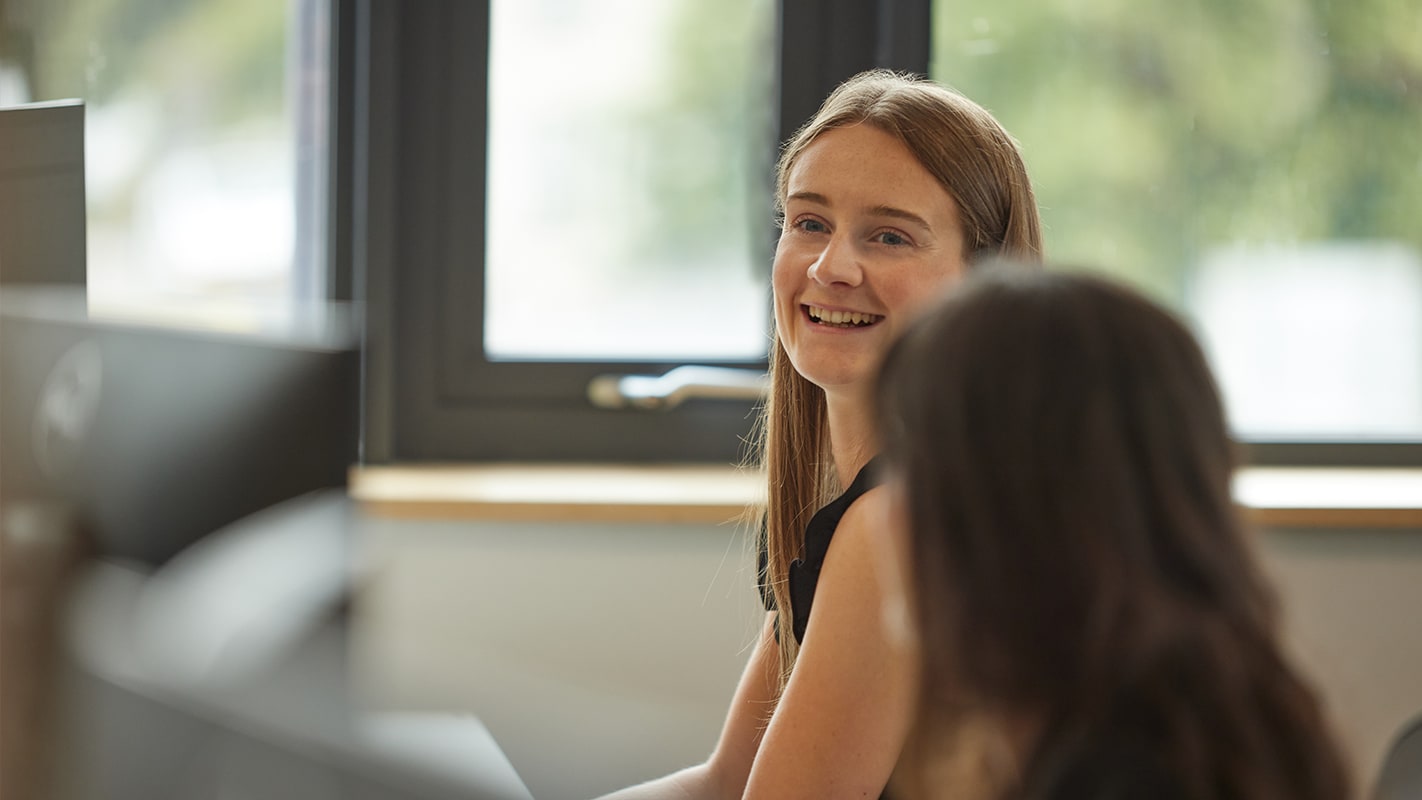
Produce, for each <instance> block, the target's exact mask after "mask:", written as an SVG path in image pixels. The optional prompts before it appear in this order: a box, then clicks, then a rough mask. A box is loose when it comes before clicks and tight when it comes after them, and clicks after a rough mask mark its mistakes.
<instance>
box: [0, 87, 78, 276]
mask: <svg viewBox="0 0 1422 800" xmlns="http://www.w3.org/2000/svg"><path fill="white" fill-rule="evenodd" d="M84 198H85V194H84V105H83V104H82V103H80V102H79V101H77V100H66V101H57V102H53V103H34V104H30V105H23V106H12V107H8V108H0V284H16V283H21V284H29V283H66V284H72V285H80V286H82V285H83V284H84V282H85V275H86V272H87V268H86V263H87V262H86V260H85V253H86V250H87V247H86V242H87V234H86V225H85V221H86V217H85V205H84V202H85V201H84Z"/></svg>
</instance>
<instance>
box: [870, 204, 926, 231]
mask: <svg viewBox="0 0 1422 800" xmlns="http://www.w3.org/2000/svg"><path fill="white" fill-rule="evenodd" d="M869 213H870V214H872V215H874V216H878V217H893V218H895V219H901V220H904V221H905V222H912V223H913V224H915V225H918V226H919V227H922V228H928V229H930V230H931V229H932V228H933V226H932V225H929V224H928V220H926V219H924V218H923V217H920V216H919V215H917V214H915V213H913V212H912V211H906V210H904V209H902V208H895V207H894V206H874V207H873V208H871V209H869Z"/></svg>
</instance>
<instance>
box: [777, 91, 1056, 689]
mask: <svg viewBox="0 0 1422 800" xmlns="http://www.w3.org/2000/svg"><path fill="white" fill-rule="evenodd" d="M858 124H866V125H872V126H874V127H876V128H878V129H880V130H882V131H884V132H886V133H888V134H890V135H892V136H894V137H895V138H897V139H898V140H899V141H901V142H903V143H904V145H905V146H906V147H907V148H908V149H909V152H911V153H913V155H914V157H915V158H917V159H918V161H919V163H920V164H922V165H923V167H924V169H926V170H927V171H928V172H929V174H931V175H933V177H934V178H935V179H937V180H938V182H939V183H940V184H942V186H943V188H944V189H946V190H947V191H948V194H949V196H951V197H952V198H953V202H954V203H956V204H957V209H958V217H959V220H960V222H961V224H962V226H963V242H964V253H963V255H964V256H977V255H979V254H982V253H993V254H1003V255H1006V256H1010V257H1013V258H1017V259H1020V260H1024V261H1027V260H1033V259H1037V258H1040V256H1041V252H1042V238H1041V236H1042V235H1041V222H1040V219H1039V215H1038V213H1037V201H1036V199H1035V197H1034V196H1033V194H1032V183H1031V181H1030V180H1029V179H1028V177H1027V168H1026V166H1025V165H1024V164H1023V161H1022V155H1021V153H1020V152H1019V151H1018V148H1017V143H1016V142H1015V141H1014V140H1013V139H1012V137H1011V136H1010V135H1008V133H1007V131H1006V130H1004V129H1003V127H1002V126H1001V125H1000V124H999V123H998V121H997V120H996V119H994V118H993V116H992V115H991V114H989V113H988V112H987V111H986V110H985V109H984V108H983V107H982V106H979V105H978V104H977V103H974V102H973V101H971V100H969V99H968V98H966V97H964V96H963V95H961V94H959V93H957V92H955V91H953V90H951V89H948V88H945V87H943V86H940V85H938V84H936V83H933V82H931V81H927V80H923V79H920V78H915V77H913V76H911V75H903V74H899V73H894V72H889V71H886V70H871V71H869V72H864V73H860V74H859V75H856V76H855V77H853V78H850V79H849V80H848V81H845V82H844V83H843V84H841V85H840V86H839V88H837V89H835V91H834V92H833V93H832V94H831V95H830V96H829V97H828V98H826V100H825V102H824V104H823V105H822V106H821V107H820V109H819V111H818V112H817V113H816V114H815V116H814V117H813V118H811V119H810V120H809V121H808V122H806V123H805V125H804V126H803V127H802V128H800V130H799V131H798V132H797V133H796V134H795V135H794V136H793V137H791V139H790V140H789V141H788V142H787V143H786V144H785V146H784V148H783V149H782V151H781V156H780V161H779V164H778V165H777V172H776V174H777V180H776V198H775V201H776V209H777V211H783V209H784V201H785V192H786V186H787V183H788V181H789V175H790V171H791V169H793V167H794V166H795V163H796V161H797V160H798V159H799V158H800V156H801V155H802V154H803V153H804V151H805V149H806V148H807V147H809V146H810V144H811V143H813V142H814V141H815V139H817V138H818V137H819V136H820V135H821V134H823V133H824V132H826V131H829V130H834V129H836V128H842V127H846V126H849V125H858ZM770 381H771V388H770V400H769V402H768V403H767V404H766V407H765V410H764V412H763V414H762V416H761V420H760V423H759V431H758V437H759V440H760V442H761V444H762V447H763V451H764V452H763V456H762V458H763V462H764V466H765V469H766V473H767V476H768V478H769V486H768V493H767V509H766V534H767V541H768V547H767V554H768V569H767V582H768V584H769V589H770V591H771V592H773V593H774V595H775V599H776V603H777V605H778V607H779V608H782V609H783V608H788V607H789V605H788V604H789V597H788V590H787V589H786V584H785V576H786V574H787V573H788V571H789V568H790V562H791V561H793V560H794V559H795V558H797V557H798V556H799V555H800V546H801V543H802V541H803V539H804V535H805V525H806V524H807V523H808V522H809V520H810V516H811V515H812V514H814V512H815V510H816V509H818V508H819V507H820V506H821V505H823V504H824V503H826V502H828V501H829V500H830V499H831V498H832V497H833V496H834V494H835V493H837V492H838V491H839V490H840V489H841V488H842V487H839V486H838V485H837V482H836V479H835V477H834V464H833V462H832V459H831V458H830V450H829V423H828V420H827V419H826V417H825V399H824V393H823V392H822V391H821V390H820V388H819V387H817V386H815V385H814V384H812V383H810V382H809V381H808V380H806V379H805V378H804V377H803V376H801V375H800V374H799V373H797V372H796V371H795V368H794V367H793V366H792V365H791V364H790V359H789V357H788V356H787V355H786V353H785V350H784V348H782V347H781V346H780V340H779V338H778V337H777V338H776V339H775V341H774V342H773V343H772V345H771V351H770ZM778 624H779V631H780V635H779V642H780V674H781V685H782V686H783V685H784V682H785V681H786V680H788V678H789V674H790V669H791V667H792V666H793V665H794V661H795V657H796V655H797V653H798V650H799V648H798V646H797V644H796V642H795V638H794V635H793V634H792V632H791V627H790V625H791V616H790V614H788V613H787V614H780V615H779V622H778Z"/></svg>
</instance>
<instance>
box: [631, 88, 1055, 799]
mask: <svg viewBox="0 0 1422 800" xmlns="http://www.w3.org/2000/svg"><path fill="white" fill-rule="evenodd" d="M776 194H777V196H776V202H777V206H778V211H779V213H780V215H781V235H780V242H779V245H778V247H777V248H776V253H775V265H774V273H773V289H774V309H775V328H776V335H775V339H774V342H773V344H772V349H771V356H770V361H771V397H770V400H769V402H768V404H767V406H766V409H765V412H764V417H763V420H762V426H761V427H762V435H763V447H764V454H763V460H764V466H765V469H766V472H767V475H768V479H769V487H768V492H769V494H768V507H767V509H766V514H765V529H766V534H765V537H764V539H765V542H764V547H763V549H762V553H761V561H762V573H763V577H762V591H763V594H764V596H765V598H766V604H767V614H766V621H765V625H764V629H763V631H762V633H761V635H760V638H759V641H758V643H757V645H756V648H755V650H754V652H753V654H752V656H751V658H750V662H749V664H748V665H747V667H746V671H745V673H744V675H743V677H742V679H741V683H740V686H739V687H738V689H737V691H736V694H735V697H734V698H733V700H732V703H731V708H730V711H729V713H728V715H727V718H726V722H725V725H724V727H723V730H722V733H721V737H720V740H719V741H718V743H717V745H716V748H715V750H714V752H713V753H712V755H711V757H710V758H709V759H708V760H707V761H706V763H704V764H700V765H697V766H694V767H691V768H688V769H686V770H683V771H681V772H678V773H675V774H673V775H670V776H667V777H666V778H663V779H660V780H657V781H653V782H651V783H648V784H643V785H641V786H638V787H633V788H632V789H629V790H625V791H624V792H619V793H617V794H616V795H615V796H616V797H617V798H618V800H631V799H632V798H645V797H677V798H681V797H692V798H714V797H725V798H741V797H746V798H774V800H785V799H786V798H797V797H803V798H815V799H816V800H822V799H823V798H837V797H855V798H859V797H869V798H873V797H879V796H880V793H881V792H882V791H883V789H884V786H885V785H886V784H887V782H888V781H889V778H890V775H891V774H892V773H893V771H894V769H895V766H896V765H897V764H898V761H899V753H900V750H901V748H902V745H903V742H904V740H905V737H906V736H907V735H908V732H909V727H910V723H911V721H912V718H913V708H912V702H913V691H912V690H913V683H912V680H911V675H912V672H911V670H912V663H911V661H910V660H908V659H906V658H904V657H903V656H902V654H901V653H899V652H898V651H895V650H894V649H893V648H890V647H888V646H887V642H888V638H887V633H886V631H885V629H884V626H883V620H882V616H881V615H880V614H879V613H878V609H879V607H880V605H881V600H882V595H883V592H884V587H883V586H882V584H881V583H880V582H879V580H878V573H877V571H876V570H875V569H874V566H873V562H872V560H871V558H870V556H869V554H870V552H871V550H872V548H873V547H875V546H876V545H875V541H874V540H875V539H876V538H877V537H881V536H882V535H883V528H882V525H881V524H880V517H881V516H882V514H883V508H884V501H883V497H882V496H881V495H882V494H883V493H882V491H880V490H878V489H875V488H874V482H873V480H872V472H871V471H869V470H865V465H866V464H868V462H869V460H870V459H871V457H873V456H874V454H875V448H876V445H875V441H874V435H873V430H874V426H873V414H872V398H873V382H874V378H875V374H876V370H877V368H878V363H879V360H880V359H881V357H882V356H883V353H884V351H885V350H886V349H887V347H888V346H889V344H890V342H892V341H893V340H894V339H895V338H896V337H897V335H898V334H899V333H900V332H901V331H902V330H903V329H904V328H905V327H906V326H907V324H908V322H909V321H910V320H911V319H912V318H913V317H914V316H915V315H916V313H917V312H918V311H919V309H920V308H921V307H922V306H923V305H924V304H925V303H926V302H927V301H928V300H929V299H930V298H932V297H934V296H936V295H937V294H938V293H939V292H940V291H941V290H942V289H943V288H944V287H946V286H947V285H949V284H951V283H952V282H954V281H956V280H958V279H959V278H960V277H961V276H962V275H963V274H965V273H966V272H967V271H968V270H969V269H970V261H971V260H972V259H973V257H974V256H975V255H976V254H979V253H982V252H994V253H1005V254H1008V255H1012V256H1015V257H1018V258H1022V259H1033V258H1037V257H1038V256H1039V254H1040V251H1041V241H1040V225H1039V220H1038V214H1037V206H1036V202H1035V200H1034V199H1033V195H1032V188H1031V183H1030V181H1029V180H1028V177H1027V173H1026V169H1025V167H1024V166H1023V162H1022V158H1021V155H1020V154H1019V152H1018V149H1017V145H1016V143H1015V142H1014V141H1013V140H1012V138H1011V137H1010V136H1009V135H1008V134H1007V132H1006V131H1004V130H1003V128H1002V126H1001V125H999V124H998V123H997V121H996V120H995V119H993V117H992V116H991V115H990V114H989V113H988V112H987V111H985V110H984V109H983V108H982V107H981V106H979V105H977V104H976V103H974V102H972V101H970V100H968V99H967V98H965V97H963V96H962V95H960V94H958V93H956V92H953V91H951V90H949V89H946V88H944V87H942V86H939V85H937V84H934V83H931V82H929V81H925V80H918V79H913V78H909V77H905V76H901V75H897V74H893V73H888V72H882V71H876V72H869V73H865V74H862V75H859V76H857V77H855V78H853V79H851V80H849V81H848V82H846V83H845V84H843V85H841V86H840V87H839V88H838V89H836V90H835V91H834V92H833V93H832V94H831V95H830V96H829V98H828V99H826V101H825V102H824V104H823V105H822V106H821V108H820V110H819V112H818V113H817V114H816V115H815V116H814V117H813V118H812V119H811V120H810V121H809V122H808V123H807V124H806V125H805V126H804V127H803V128H801V129H800V131H799V132H798V133H796V135H795V136H794V137H793V138H792V139H791V140H790V141H789V142H788V143H787V144H786V146H785V148H784V150H783V152H782V155H781V158H780V162H779V166H778V180H777V193H776ZM811 602H813V613H811Z"/></svg>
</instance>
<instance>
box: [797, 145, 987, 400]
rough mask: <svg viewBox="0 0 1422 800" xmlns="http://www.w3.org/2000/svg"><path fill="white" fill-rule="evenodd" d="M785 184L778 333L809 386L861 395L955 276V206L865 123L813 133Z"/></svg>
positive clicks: (959, 265)
mask: <svg viewBox="0 0 1422 800" xmlns="http://www.w3.org/2000/svg"><path fill="white" fill-rule="evenodd" d="M788 178H789V179H788V183H787V188H786V198H785V227H784V229H783V230H782V231H781V234H780V243H779V245H778V246H777V247H776V249H775V271H774V277H773V284H774V289H775V324H776V329H777V334H778V336H779V337H780V341H781V344H782V345H783V346H784V348H785V351H786V354H787V355H788V356H789V357H790V361H791V363H792V364H794V365H795V369H796V370H797V371H798V372H799V373H800V374H801V375H803V376H805V378H807V379H808V380H809V381H810V382H812V383H814V384H815V385H817V386H819V387H820V388H822V389H824V390H825V391H826V393H833V392H842V391H846V392H854V393H862V392H864V391H866V390H867V389H868V388H869V382H870V381H871V380H872V379H873V376H874V374H875V371H876V370H877V368H878V363H879V359H880V358H881V357H882V354H883V352H884V350H885V348H887V347H888V345H889V343H890V342H891V341H893V339H894V337H895V336H896V335H897V334H898V332H899V331H901V330H902V329H903V327H904V326H905V325H906V324H907V323H908V321H909V320H910V319H911V318H912V317H913V315H914V313H915V312H917V311H918V310H919V309H920V308H921V307H922V306H923V305H924V304H925V303H927V302H928V301H929V300H931V299H932V298H933V297H934V295H935V294H936V293H937V292H938V291H939V290H941V289H942V287H943V286H944V285H946V284H947V283H948V282H949V281H951V280H953V279H955V278H957V277H958V276H959V275H961V274H962V273H963V270H964V259H963V231H962V226H961V224H960V223H959V221H958V207H957V204H956V203H955V202H954V201H953V198H952V196H950V195H949V194H948V192H947V190H946V189H944V188H943V186H942V185H941V184H939V183H938V181H937V180H935V179H934V178H933V176H932V175H931V174H929V172H928V171H927V170H926V169H924V168H923V166H922V165H921V164H919V162H918V160H917V159H916V158H914V156H913V154H912V153H911V152H910V151H909V150H908V148H907V147H906V146H904V144H903V143H901V142H900V141H899V140H898V139H896V138H894V137H893V136H891V135H889V134H887V133H885V132H883V131H881V130H879V129H878V128H875V127H873V126H871V125H867V124H858V125H852V126H849V127H845V128H835V129H832V130H829V131H826V132H825V133H822V134H820V136H819V137H818V138H816V139H815V140H814V141H813V142H811V143H810V145H809V147H807V148H806V149H805V150H804V152H803V153H801V155H800V157H799V158H798V159H797V160H796V161H795V163H794V164H793V165H792V166H791V168H790V174H789V176H788Z"/></svg>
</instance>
